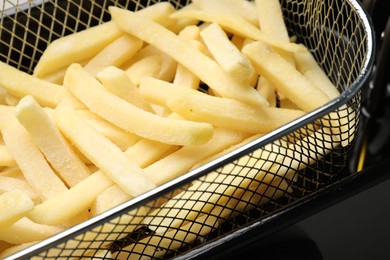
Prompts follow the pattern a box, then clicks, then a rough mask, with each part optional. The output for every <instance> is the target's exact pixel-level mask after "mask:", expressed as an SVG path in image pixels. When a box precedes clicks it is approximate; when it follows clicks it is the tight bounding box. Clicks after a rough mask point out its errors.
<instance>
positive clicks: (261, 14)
mask: <svg viewBox="0 0 390 260" xmlns="http://www.w3.org/2000/svg"><path fill="white" fill-rule="evenodd" d="M254 3H255V8H254V10H256V11H257V12H258V23H259V24H260V29H261V31H262V32H263V33H264V34H266V35H269V36H270V37H272V38H274V39H277V40H280V41H284V42H290V37H289V35H288V31H287V27H286V24H285V23H284V17H283V13H282V8H281V5H280V2H279V0H255V2H254ZM279 54H280V55H281V56H282V57H283V58H284V59H286V60H287V61H288V62H289V63H290V64H291V65H294V64H295V61H294V55H293V53H291V52H286V51H283V50H279Z"/></svg>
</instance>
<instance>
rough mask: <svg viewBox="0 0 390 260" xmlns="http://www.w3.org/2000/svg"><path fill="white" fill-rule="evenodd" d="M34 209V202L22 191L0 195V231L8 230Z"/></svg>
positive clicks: (6, 192)
mask: <svg viewBox="0 0 390 260" xmlns="http://www.w3.org/2000/svg"><path fill="white" fill-rule="evenodd" d="M33 208H34V202H33V201H32V200H31V198H30V197H29V196H28V194H27V193H25V192H24V191H22V190H12V191H5V192H3V193H0V230H3V229H6V228H7V227H9V226H11V225H12V224H13V223H15V222H16V221H18V220H19V219H21V218H23V217H24V216H26V215H27V213H28V212H29V211H31V210H32V209H33ZM0 232H1V231H0Z"/></svg>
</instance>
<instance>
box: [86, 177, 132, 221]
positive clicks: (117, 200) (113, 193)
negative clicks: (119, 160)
mask: <svg viewBox="0 0 390 260" xmlns="http://www.w3.org/2000/svg"><path fill="white" fill-rule="evenodd" d="M130 199H132V196H130V195H129V194H127V193H126V192H124V191H123V190H122V189H121V188H119V187H118V185H112V186H111V187H109V188H107V189H106V190H104V191H102V192H100V194H99V195H97V196H96V198H95V200H94V201H93V204H92V205H91V210H90V211H91V213H90V214H91V216H97V215H99V214H101V213H103V212H105V211H107V210H109V209H111V208H113V207H115V206H118V205H120V204H122V203H124V202H126V201H128V200H130Z"/></svg>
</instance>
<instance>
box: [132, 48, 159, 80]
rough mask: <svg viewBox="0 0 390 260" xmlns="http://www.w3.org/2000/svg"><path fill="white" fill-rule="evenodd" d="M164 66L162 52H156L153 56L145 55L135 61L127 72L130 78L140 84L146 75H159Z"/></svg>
mask: <svg viewBox="0 0 390 260" xmlns="http://www.w3.org/2000/svg"><path fill="white" fill-rule="evenodd" d="M161 66H162V56H161V55H160V54H155V55H151V56H147V57H144V58H142V59H140V60H138V61H137V62H135V63H133V64H132V65H131V66H130V67H129V68H128V69H126V74H127V75H128V76H129V78H130V80H131V81H132V82H133V83H134V84H135V85H136V86H138V85H139V82H140V81H141V80H142V78H144V77H147V76H149V77H156V78H157V77H158V74H159V73H160V70H161Z"/></svg>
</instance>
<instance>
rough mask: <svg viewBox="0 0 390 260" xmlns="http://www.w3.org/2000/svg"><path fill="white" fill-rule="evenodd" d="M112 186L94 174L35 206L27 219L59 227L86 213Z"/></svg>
mask: <svg viewBox="0 0 390 260" xmlns="http://www.w3.org/2000/svg"><path fill="white" fill-rule="evenodd" d="M113 184H114V183H113V182H112V181H111V180H110V179H109V178H108V177H106V175H105V174H104V173H103V172H101V171H99V172H95V173H93V174H91V175H90V176H88V177H86V178H85V179H84V180H82V181H81V182H79V183H78V184H76V185H75V186H73V187H72V188H70V189H69V190H68V191H66V192H63V193H61V194H58V195H57V196H55V197H53V198H51V199H47V200H45V201H43V202H42V203H41V204H39V205H36V206H35V208H34V209H33V210H32V211H31V212H30V213H29V214H28V218H29V219H31V220H32V221H34V222H36V223H39V224H45V225H61V224H62V223H64V222H66V221H67V220H69V219H71V218H73V217H75V216H77V215H78V214H80V213H82V212H83V211H85V212H87V211H88V207H90V206H91V205H92V203H93V202H94V199H95V198H96V197H97V196H98V194H100V193H101V192H103V191H104V190H106V189H107V188H108V187H110V186H112V185H113ZM64 208H66V210H63V209H64Z"/></svg>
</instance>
